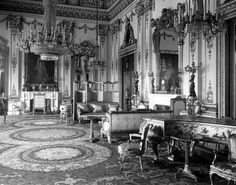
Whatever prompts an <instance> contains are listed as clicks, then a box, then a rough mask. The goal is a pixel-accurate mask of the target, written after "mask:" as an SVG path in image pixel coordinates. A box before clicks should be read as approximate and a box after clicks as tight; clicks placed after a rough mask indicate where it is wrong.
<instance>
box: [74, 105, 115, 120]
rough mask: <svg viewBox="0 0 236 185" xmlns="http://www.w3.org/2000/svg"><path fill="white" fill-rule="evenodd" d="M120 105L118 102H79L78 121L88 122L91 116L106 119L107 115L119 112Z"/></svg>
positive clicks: (77, 109) (77, 107)
mask: <svg viewBox="0 0 236 185" xmlns="http://www.w3.org/2000/svg"><path fill="white" fill-rule="evenodd" d="M118 109H119V104H118V103H117V102H77V103H76V119H77V120H78V121H79V123H81V120H86V119H87V118H88V117H89V116H96V117H98V118H99V117H100V118H102V117H105V115H106V113H108V112H111V111H117V110H118Z"/></svg>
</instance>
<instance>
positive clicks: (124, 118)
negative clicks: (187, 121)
mask: <svg viewBox="0 0 236 185" xmlns="http://www.w3.org/2000/svg"><path fill="white" fill-rule="evenodd" d="M171 114H172V111H171V110H157V111H154V110H150V109H146V110H145V109H143V110H136V111H116V112H113V111H112V112H109V113H107V119H106V120H104V121H103V123H102V128H101V136H102V137H103V136H104V135H106V136H107V139H108V142H109V143H111V142H112V140H111V137H112V135H115V134H130V133H137V132H138V131H139V127H140V125H141V123H142V122H143V118H158V117H162V116H169V115H171Z"/></svg>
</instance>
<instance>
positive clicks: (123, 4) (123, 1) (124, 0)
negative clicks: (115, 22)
mask: <svg viewBox="0 0 236 185" xmlns="http://www.w3.org/2000/svg"><path fill="white" fill-rule="evenodd" d="M134 1H135V0H119V1H118V2H117V3H116V5H115V6H113V7H112V8H110V9H109V10H108V14H109V18H110V20H112V19H114V18H115V17H116V16H117V15H118V14H119V13H121V12H122V11H124V9H126V8H127V7H128V6H129V5H130V4H131V3H133V2H134Z"/></svg>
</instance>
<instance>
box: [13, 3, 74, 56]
mask: <svg viewBox="0 0 236 185" xmlns="http://www.w3.org/2000/svg"><path fill="white" fill-rule="evenodd" d="M43 6H44V22H43V24H41V23H39V22H37V21H36V20H35V21H33V22H32V23H30V24H29V27H28V28H25V29H24V31H23V29H22V30H19V33H18V35H17V45H18V46H19V47H20V48H21V49H22V50H24V51H25V52H32V53H35V54H37V55H40V59H41V60H58V58H59V56H61V55H65V54H71V53H72V52H73V51H74V50H76V49H78V48H77V45H76V44H73V42H72V41H73V29H74V23H71V22H68V21H61V22H59V23H56V8H57V0H43Z"/></svg>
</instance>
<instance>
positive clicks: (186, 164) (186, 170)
mask: <svg viewBox="0 0 236 185" xmlns="http://www.w3.org/2000/svg"><path fill="white" fill-rule="evenodd" d="M190 143H191V142H189V141H186V142H185V145H186V146H185V162H184V169H181V168H180V169H179V170H178V172H177V173H176V178H180V177H188V178H192V179H194V180H195V181H197V177H196V176H195V175H194V174H193V173H192V171H191V170H190V168H189V144H190Z"/></svg>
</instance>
